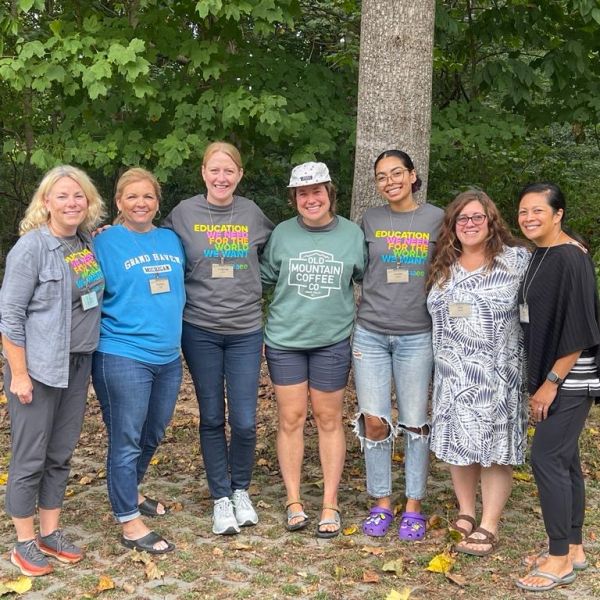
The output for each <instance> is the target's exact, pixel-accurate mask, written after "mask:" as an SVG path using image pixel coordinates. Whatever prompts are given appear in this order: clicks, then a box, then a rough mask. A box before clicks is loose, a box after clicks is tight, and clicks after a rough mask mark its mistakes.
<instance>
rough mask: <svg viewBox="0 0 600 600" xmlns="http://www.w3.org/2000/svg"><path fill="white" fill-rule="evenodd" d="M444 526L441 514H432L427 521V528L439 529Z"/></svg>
mask: <svg viewBox="0 0 600 600" xmlns="http://www.w3.org/2000/svg"><path fill="white" fill-rule="evenodd" d="M441 526H442V518H441V517H440V515H431V516H430V517H429V520H428V521H427V529H439V528H440V527H441Z"/></svg>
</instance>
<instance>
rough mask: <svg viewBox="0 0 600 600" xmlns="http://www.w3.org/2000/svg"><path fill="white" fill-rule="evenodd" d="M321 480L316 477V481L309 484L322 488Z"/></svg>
mask: <svg viewBox="0 0 600 600" xmlns="http://www.w3.org/2000/svg"><path fill="white" fill-rule="evenodd" d="M323 483H324V482H323V480H322V479H317V481H311V482H310V485H314V486H315V487H317V488H319V489H322V488H323Z"/></svg>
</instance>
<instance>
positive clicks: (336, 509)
mask: <svg viewBox="0 0 600 600" xmlns="http://www.w3.org/2000/svg"><path fill="white" fill-rule="evenodd" d="M322 510H334V511H335V512H336V513H337V514H338V515H339V514H340V507H339V506H333V504H323V508H322Z"/></svg>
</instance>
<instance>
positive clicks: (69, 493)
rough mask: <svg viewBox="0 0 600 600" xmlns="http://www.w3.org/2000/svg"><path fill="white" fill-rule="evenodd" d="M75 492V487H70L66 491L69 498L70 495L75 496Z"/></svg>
mask: <svg viewBox="0 0 600 600" xmlns="http://www.w3.org/2000/svg"><path fill="white" fill-rule="evenodd" d="M74 494H75V490H74V489H73V488H70V487H68V488H67V490H66V491H65V497H66V498H69V497H70V496H73V495H74Z"/></svg>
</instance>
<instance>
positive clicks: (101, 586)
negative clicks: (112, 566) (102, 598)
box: [96, 575, 115, 594]
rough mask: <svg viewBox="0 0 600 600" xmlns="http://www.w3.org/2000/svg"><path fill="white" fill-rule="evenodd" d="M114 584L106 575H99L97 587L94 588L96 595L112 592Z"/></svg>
mask: <svg viewBox="0 0 600 600" xmlns="http://www.w3.org/2000/svg"><path fill="white" fill-rule="evenodd" d="M114 589H115V582H114V581H113V580H112V579H111V578H110V577H109V576H108V575H100V578H99V579H98V585H97V586H96V593H98V594H99V593H100V592H104V591H105V590H114Z"/></svg>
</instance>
